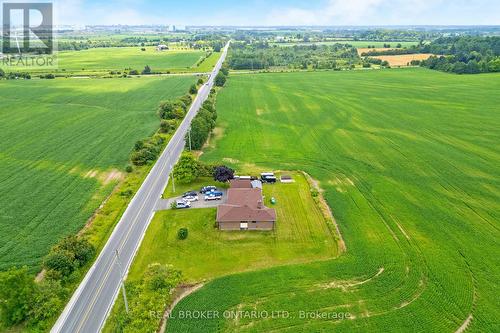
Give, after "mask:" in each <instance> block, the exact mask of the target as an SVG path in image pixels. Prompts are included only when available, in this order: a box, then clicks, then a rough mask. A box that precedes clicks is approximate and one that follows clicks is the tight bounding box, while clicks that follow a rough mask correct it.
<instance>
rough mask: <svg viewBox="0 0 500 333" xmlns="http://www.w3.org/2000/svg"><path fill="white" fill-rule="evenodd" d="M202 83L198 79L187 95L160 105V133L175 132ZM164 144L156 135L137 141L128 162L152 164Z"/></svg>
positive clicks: (163, 140)
mask: <svg viewBox="0 0 500 333" xmlns="http://www.w3.org/2000/svg"><path fill="white" fill-rule="evenodd" d="M203 82H204V81H203V79H201V78H200V79H199V80H198V82H197V84H193V85H192V86H191V87H190V88H189V94H186V95H184V96H182V97H180V98H178V99H177V100H174V101H171V100H169V101H162V102H161V103H160V105H159V106H158V111H157V114H158V116H159V118H160V129H159V132H160V133H162V134H169V133H172V132H173V131H175V129H176V128H177V126H178V125H179V123H180V121H181V120H182V119H183V118H184V117H185V115H186V112H187V111H188V109H189V106H190V105H191V103H192V102H193V97H192V96H191V95H194V94H196V93H197V92H198V86H199V85H202V84H203ZM164 143H165V139H164V137H163V136H161V135H158V134H157V135H154V136H153V137H151V138H147V139H144V140H140V141H137V142H136V143H135V145H134V151H133V152H132V155H131V157H130V160H131V161H132V163H133V164H134V165H136V166H142V165H146V164H149V163H152V162H153V161H155V160H156V159H157V158H158V156H159V155H160V153H161V150H162V148H163V145H164ZM128 171H130V170H128Z"/></svg>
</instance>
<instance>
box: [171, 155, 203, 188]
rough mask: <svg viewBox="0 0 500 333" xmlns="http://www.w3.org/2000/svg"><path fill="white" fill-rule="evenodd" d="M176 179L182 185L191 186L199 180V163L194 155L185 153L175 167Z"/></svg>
mask: <svg viewBox="0 0 500 333" xmlns="http://www.w3.org/2000/svg"><path fill="white" fill-rule="evenodd" d="M173 174H174V177H175V179H176V180H177V181H179V182H180V183H185V184H189V183H191V182H192V181H194V180H195V179H196V178H198V162H197V161H196V159H195V158H194V156H193V154H191V153H189V152H183V153H182V155H181V158H180V159H179V162H177V164H176V165H175V167H174V172H173Z"/></svg>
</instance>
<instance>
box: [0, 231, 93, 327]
mask: <svg viewBox="0 0 500 333" xmlns="http://www.w3.org/2000/svg"><path fill="white" fill-rule="evenodd" d="M95 253H96V251H95V248H94V246H93V245H91V244H90V243H89V242H88V241H87V240H85V239H83V238H79V237H77V236H69V237H66V238H64V239H62V240H61V241H60V242H59V243H58V244H57V245H56V246H54V247H53V248H52V249H51V250H50V253H49V254H48V255H47V256H46V257H45V259H44V261H43V268H44V272H45V274H44V277H43V279H42V280H41V281H40V282H36V281H35V280H34V279H33V275H32V272H30V271H29V270H28V268H27V267H23V268H11V269H10V270H8V271H5V272H1V273H0V286H1V288H0V320H1V322H2V323H3V324H4V325H6V326H8V327H10V326H13V325H17V324H20V323H22V322H26V324H27V327H28V328H29V330H32V331H47V330H48V329H50V326H48V325H49V324H50V321H49V320H48V319H50V318H53V317H55V316H56V315H57V314H58V313H60V311H61V310H62V308H63V307H64V304H65V302H66V299H67V297H68V296H69V293H70V290H68V285H69V284H70V283H72V282H73V280H74V279H75V278H76V276H77V275H78V273H77V272H78V271H79V270H80V269H81V268H82V267H84V266H85V265H86V264H87V263H89V262H90V260H91V259H92V258H93V257H94V256H95Z"/></svg>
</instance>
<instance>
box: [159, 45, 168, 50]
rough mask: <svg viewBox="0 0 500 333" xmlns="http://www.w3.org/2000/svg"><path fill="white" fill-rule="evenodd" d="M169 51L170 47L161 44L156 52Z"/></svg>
mask: <svg viewBox="0 0 500 333" xmlns="http://www.w3.org/2000/svg"><path fill="white" fill-rule="evenodd" d="M166 50H168V46H167V45H164V44H160V45H158V46H157V47H156V51H166Z"/></svg>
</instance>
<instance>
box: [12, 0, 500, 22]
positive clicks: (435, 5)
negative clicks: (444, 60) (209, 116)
mask: <svg viewBox="0 0 500 333" xmlns="http://www.w3.org/2000/svg"><path fill="white" fill-rule="evenodd" d="M3 1H8V0H3ZM11 1H12V0H11ZM11 1H8V2H11ZM14 1H16V0H14ZM31 1H33V2H36V0H31ZM46 1H48V0H42V2H46ZM22 2H30V1H28V0H25V1H22ZM53 2H54V4H55V8H56V24H72V25H75V24H76V25H98V24H99V25H115V24H123V25H144V24H165V25H167V24H176V25H236V26H249V25H263V26H283V25H286V26H293V25H328V26H335V25H500V0H271V1H264V0H248V1H242V0H232V1H231V0H187V1H186V0H185V1H179V0H177V1H171V0H164V1H154V0H121V1H117V0H106V1H103V0H54V1H53Z"/></svg>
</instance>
